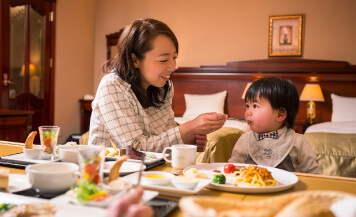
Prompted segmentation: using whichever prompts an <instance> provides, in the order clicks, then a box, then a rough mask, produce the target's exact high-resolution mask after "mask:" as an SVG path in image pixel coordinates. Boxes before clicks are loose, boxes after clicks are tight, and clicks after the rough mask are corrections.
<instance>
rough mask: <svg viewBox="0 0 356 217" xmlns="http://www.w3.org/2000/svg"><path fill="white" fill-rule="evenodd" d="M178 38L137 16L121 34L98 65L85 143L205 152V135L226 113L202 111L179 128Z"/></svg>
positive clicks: (159, 26)
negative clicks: (175, 80) (193, 148)
mask: <svg viewBox="0 0 356 217" xmlns="http://www.w3.org/2000/svg"><path fill="white" fill-rule="evenodd" d="M177 56H178V41H177V38H176V37H175V35H174V33H173V32H172V31H171V29H170V28H169V27H168V26H167V25H166V24H164V23H162V22H160V21H158V20H154V19H139V20H135V21H134V22H132V23H131V24H130V25H129V26H128V27H127V28H126V29H125V30H124V32H123V34H122V35H121V37H120V41H119V43H118V53H117V55H116V56H115V57H114V58H113V59H112V60H109V61H108V62H106V63H105V64H104V66H103V71H104V72H106V73H108V74H107V75H105V76H104V77H103V78H102V80H101V82H100V84H99V87H98V90H97V93H96V96H95V99H94V101H93V102H92V108H93V112H92V116H91V120H90V131H89V144H91V145H105V146H110V141H109V140H108V138H111V139H112V140H113V141H114V142H115V143H117V144H120V145H121V146H124V147H126V146H131V147H133V148H135V149H138V150H140V151H151V152H161V151H162V150H163V149H164V148H165V147H167V146H171V145H173V144H195V145H197V146H198V151H204V149H205V145H206V143H207V137H206V135H207V134H208V133H211V132H214V131H216V130H218V129H220V128H221V127H222V126H223V124H224V123H225V120H226V115H225V114H218V113H205V114H201V115H200V116H198V117H196V118H195V119H193V120H191V121H188V122H186V123H184V124H181V125H180V126H177V125H176V124H175V122H174V119H173V118H174V112H173V110H172V98H173V84H172V82H171V81H170V80H169V78H170V76H171V75H172V73H173V72H174V71H175V69H176V58H177Z"/></svg>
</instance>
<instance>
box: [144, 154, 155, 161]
mask: <svg viewBox="0 0 356 217" xmlns="http://www.w3.org/2000/svg"><path fill="white" fill-rule="evenodd" d="M145 159H153V160H157V157H156V155H155V154H153V153H146V158H145Z"/></svg>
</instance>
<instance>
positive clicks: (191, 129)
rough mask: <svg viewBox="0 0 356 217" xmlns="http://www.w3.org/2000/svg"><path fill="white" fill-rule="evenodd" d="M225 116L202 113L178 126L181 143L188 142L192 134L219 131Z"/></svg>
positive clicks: (214, 113)
mask: <svg viewBox="0 0 356 217" xmlns="http://www.w3.org/2000/svg"><path fill="white" fill-rule="evenodd" d="M226 118H227V115H225V114H218V113H216V112H211V113H204V114H201V115H199V116H198V117H196V118H195V119H193V120H191V121H187V122H185V123H184V124H182V125H180V126H179V131H180V134H181V135H182V138H183V141H187V140H190V139H191V137H192V136H193V135H194V134H203V135H204V134H205V135H206V134H209V133H212V132H214V131H216V130H218V129H220V128H221V127H222V126H223V125H224V124H225V121H226Z"/></svg>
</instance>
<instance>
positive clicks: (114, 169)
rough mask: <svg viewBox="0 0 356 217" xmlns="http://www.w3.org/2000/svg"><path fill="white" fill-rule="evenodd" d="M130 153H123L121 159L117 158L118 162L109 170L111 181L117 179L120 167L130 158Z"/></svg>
mask: <svg viewBox="0 0 356 217" xmlns="http://www.w3.org/2000/svg"><path fill="white" fill-rule="evenodd" d="M129 158H130V157H129V156H128V155H123V156H121V157H120V158H119V159H117V161H116V163H115V164H114V165H113V166H112V167H111V169H110V172H109V182H111V181H113V180H116V179H117V178H119V175H120V167H121V165H122V163H123V162H124V161H126V160H127V159H129Z"/></svg>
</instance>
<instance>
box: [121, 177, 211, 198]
mask: <svg viewBox="0 0 356 217" xmlns="http://www.w3.org/2000/svg"><path fill="white" fill-rule="evenodd" d="M138 175H139V173H138V172H137V173H132V174H130V175H127V176H124V177H122V178H121V179H122V180H123V181H127V182H130V183H131V184H133V185H136V184H137V179H138V177H137V176H138ZM209 183H210V180H209V179H205V180H202V179H201V180H199V183H198V185H197V186H196V187H195V188H194V189H191V190H185V189H184V190H183V189H178V188H176V187H174V185H173V184H172V182H170V183H169V184H168V185H147V184H145V183H143V182H141V186H142V187H143V188H144V189H148V190H154V191H159V193H160V195H167V196H172V197H181V196H184V195H194V194H197V193H198V192H199V191H201V190H202V189H203V188H204V187H205V186H207V185H208V184H209Z"/></svg>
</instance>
